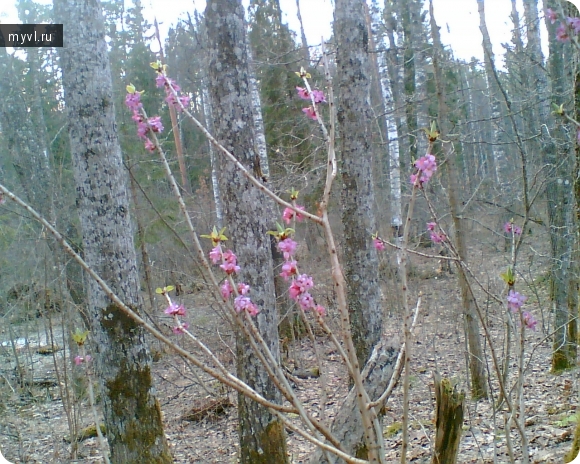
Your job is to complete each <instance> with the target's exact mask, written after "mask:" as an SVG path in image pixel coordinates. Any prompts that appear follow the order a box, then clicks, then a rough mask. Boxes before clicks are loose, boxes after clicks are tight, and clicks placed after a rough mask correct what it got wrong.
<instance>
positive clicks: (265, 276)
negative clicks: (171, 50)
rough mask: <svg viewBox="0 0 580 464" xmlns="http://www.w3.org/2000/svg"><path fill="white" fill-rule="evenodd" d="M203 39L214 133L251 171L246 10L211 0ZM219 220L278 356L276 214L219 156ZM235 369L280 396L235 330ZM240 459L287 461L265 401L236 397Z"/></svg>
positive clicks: (255, 463) (254, 158) (261, 463)
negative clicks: (274, 260)
mask: <svg viewBox="0 0 580 464" xmlns="http://www.w3.org/2000/svg"><path fill="white" fill-rule="evenodd" d="M205 18H206V27H207V34H208V39H209V44H208V47H209V56H210V66H209V90H210V97H211V101H212V108H213V115H214V126H215V131H216V134H215V135H216V138H217V139H218V140H219V141H220V143H222V144H223V145H224V146H225V147H226V148H227V149H228V150H230V151H231V152H232V153H233V154H234V155H235V156H237V158H238V160H239V161H240V162H241V163H243V164H244V165H245V166H246V167H247V168H248V169H249V170H250V171H252V170H253V171H254V172H255V171H256V167H257V166H256V163H257V162H258V160H259V155H258V153H256V151H255V143H254V138H253V137H254V120H253V115H252V104H253V103H252V88H251V85H250V77H249V69H248V56H247V48H246V43H247V41H246V26H245V22H244V10H243V7H242V4H241V3H240V2H239V1H237V0H210V1H208V2H207V7H206V11H205ZM218 174H219V182H220V190H221V193H222V195H223V207H224V225H225V226H227V227H228V231H229V233H228V234H227V235H228V237H229V238H230V240H231V241H230V242H228V244H231V246H232V249H233V250H234V251H235V253H236V254H237V257H238V263H239V265H240V266H241V268H242V269H241V271H240V273H239V279H240V281H241V282H245V283H247V284H249V285H250V286H251V298H252V301H253V302H254V303H256V304H257V305H258V306H259V308H260V309H261V312H260V313H259V314H258V316H257V317H256V324H257V326H258V329H259V330H260V332H261V334H262V336H263V337H264V339H265V341H266V343H267V344H268V346H269V348H270V350H271V351H272V353H273V354H274V355H275V356H277V357H279V341H278V314H277V311H276V302H275V293H274V279H273V264H272V253H271V248H270V237H269V236H268V235H266V233H267V232H268V230H269V229H271V228H272V226H271V225H272V224H273V223H274V221H275V218H273V217H270V216H269V214H268V212H271V211H274V207H273V205H272V204H271V200H269V199H267V197H265V195H264V194H263V193H262V192H260V190H258V189H257V188H256V187H254V186H253V185H251V184H250V182H249V181H248V180H247V179H246V178H245V177H244V176H243V175H242V174H241V173H240V172H239V171H238V170H237V168H236V167H235V166H234V165H233V164H232V163H230V162H227V161H226V160H225V159H224V158H223V157H222V158H220V160H219V172H218ZM236 345H237V349H236V351H237V371H238V372H237V373H238V376H239V377H240V378H241V379H242V380H243V381H244V382H247V383H248V384H249V385H250V386H251V387H252V388H255V389H256V390H257V391H258V392H259V393H261V394H262V395H264V396H265V397H266V398H268V399H270V400H273V401H276V402H280V401H281V394H280V392H279V391H278V390H277V389H276V388H275V385H274V384H273V382H272V381H271V379H270V378H269V377H268V375H267V372H266V371H265V369H264V367H263V366H262V365H261V364H260V362H259V360H258V358H257V357H256V356H255V355H253V354H252V351H251V348H250V346H249V342H248V340H247V339H246V338H245V337H244V336H243V334H242V333H238V334H237V343H236ZM238 418H239V433H240V437H239V438H240V462H241V463H243V464H267V463H273V462H275V463H280V464H283V463H285V462H287V459H288V458H287V455H286V436H285V432H284V427H283V425H282V424H281V422H280V421H279V420H278V419H276V418H275V417H274V416H272V415H271V414H270V413H269V412H268V411H267V410H266V409H265V408H264V407H262V406H260V405H258V404H257V403H254V402H252V401H251V400H249V399H247V398H246V397H244V396H243V395H240V396H239V397H238Z"/></svg>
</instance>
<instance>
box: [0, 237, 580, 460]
mask: <svg viewBox="0 0 580 464" xmlns="http://www.w3.org/2000/svg"><path fill="white" fill-rule="evenodd" d="M502 246H503V240H502ZM420 251H423V252H426V253H432V250H430V249H421V250H420ZM508 259H509V253H506V252H504V251H503V250H500V249H499V248H498V247H497V246H496V245H494V244H493V242H490V243H487V244H479V245H478V246H477V247H474V248H472V249H470V262H471V266H472V269H473V270H474V273H475V276H476V277H477V278H478V280H479V281H480V282H481V283H482V284H483V285H484V286H486V287H488V288H489V289H490V290H491V291H494V292H496V293H501V291H502V289H503V285H502V282H501V279H500V277H499V274H500V272H503V271H504V270H505V267H506V265H507V263H508ZM308 261H311V262H312V261H314V260H308ZM319 261H320V260H319ZM520 263H521V264H520V268H521V269H522V274H521V275H520V277H519V278H518V289H519V290H520V292H522V293H525V294H526V295H528V296H529V299H528V301H527V302H526V304H525V309H527V310H529V311H531V312H532V313H533V314H534V315H535V316H536V318H537V319H538V321H539V322H538V326H537V330H536V331H530V330H526V342H525V346H526V358H525V360H526V365H527V372H526V377H525V385H524V390H525V415H526V428H525V430H526V433H527V437H528V440H529V445H530V454H531V458H532V462H534V463H561V462H563V456H564V454H565V453H566V452H567V451H568V450H569V448H570V445H571V439H572V436H573V433H574V427H575V425H576V420H577V417H578V416H576V410H577V405H578V399H579V392H580V385H579V382H578V372H577V370H573V371H567V372H564V373H563V374H560V375H553V374H551V373H550V360H551V351H552V347H551V340H550V337H549V333H550V331H551V328H550V325H549V321H550V320H551V315H550V313H549V310H548V309H547V307H548V289H547V287H548V285H547V278H546V276H547V271H546V269H547V264H548V258H547V243H544V244H543V245H542V244H540V245H538V246H537V247H534V248H531V247H525V246H524V247H523V248H522V252H521V256H520ZM438 266H439V264H438V262H437V261H434V260H428V259H425V258H422V257H417V256H414V257H413V258H412V266H411V279H410V288H412V290H413V292H412V293H413V295H412V298H414V299H412V301H413V303H412V304H413V305H414V304H415V303H414V302H415V301H416V297H417V295H418V294H419V292H421V293H422V304H421V308H420V312H419V318H418V323H417V327H416V330H415V333H414V341H413V344H412V350H411V356H412V362H411V378H410V382H411V399H410V429H411V430H410V433H409V439H410V446H409V451H408V458H409V461H410V462H414V463H428V462H430V456H431V454H432V445H433V441H434V411H435V397H434V391H433V373H434V372H435V371H438V372H439V373H440V374H441V375H442V376H445V377H448V378H450V379H452V381H453V382H456V383H457V385H458V388H460V389H465V390H469V388H468V385H467V379H466V374H465V372H466V366H465V362H466V360H465V341H464V337H463V319H462V317H461V316H460V315H459V312H458V311H459V307H460V294H459V290H458V286H457V283H456V277H457V276H456V274H449V273H441V272H439V270H438V269H437V268H438ZM304 267H306V266H303V268H304ZM388 267H389V266H388V265H385V266H384V268H385V269H386V268H388ZM318 271H320V272H314V273H315V275H316V274H319V275H320V276H321V277H320V278H319V279H318V280H317V282H320V284H321V285H320V286H319V287H317V288H318V290H317V292H318V293H317V294H318V295H319V297H320V295H321V293H322V294H324V293H325V292H326V293H327V294H328V295H330V291H329V290H328V289H329V288H330V286H329V282H328V281H326V282H325V281H324V277H322V275H324V273H323V269H319V270H318ZM385 273H386V271H385ZM382 290H383V293H384V298H385V303H386V304H385V307H388V308H389V310H388V312H387V314H386V317H387V323H386V327H387V329H386V330H387V332H388V335H390V336H392V337H393V338H394V339H398V338H399V336H400V333H401V316H400V309H399V307H400V303H399V302H397V298H395V297H393V296H392V295H395V294H396V293H395V288H394V286H393V285H392V284H389V285H385V286H384V288H383V289H382ZM476 293H477V296H478V298H479V299H480V301H481V302H484V303H482V308H483V309H484V311H485V313H486V317H487V321H488V327H489V328H490V331H491V332H492V334H493V338H494V344H495V348H496V350H497V351H498V353H499V354H501V352H502V341H503V338H502V337H503V333H504V330H503V320H504V308H502V307H500V305H499V304H497V303H494V302H489V303H485V295H484V294H483V292H482V291H481V289H477V290H476ZM328 299H329V301H331V300H332V298H330V297H329V298H328ZM210 301H211V298H210V297H208V295H207V294H204V293H203V292H198V293H194V294H190V295H186V296H185V297H184V298H183V302H184V303H185V304H186V305H187V306H188V308H192V309H191V310H190V312H189V322H190V324H191V327H192V329H193V330H196V331H197V333H199V334H200V336H202V337H203V338H204V340H206V341H207V343H208V344H209V346H210V347H212V348H214V349H215V350H216V351H217V352H219V353H220V357H221V360H222V361H223V362H225V363H228V365H230V366H231V367H232V368H233V356H234V352H233V351H232V348H230V347H233V346H234V344H233V338H232V335H231V333H229V332H228V331H227V328H226V327H225V325H224V324H221V322H220V320H219V318H218V317H217V316H216V315H215V312H214V310H213V309H212V308H211V307H210V306H211V304H210ZM160 312H161V311H160ZM328 318H329V320H330V321H331V322H332V323H334V326H335V327H336V322H337V321H336V314H334V313H333V310H332V307H330V311H329V316H328ZM37 323H39V322H38V321H37ZM22 327H23V326H18V327H15V328H14V336H15V337H16V338H18V337H24V335H22V334H20V333H19V332H18V331H19V330H23V329H22ZM43 331H44V329H42V330H39V332H43ZM61 333H62V332H58V330H57V331H56V334H57V338H58V335H59V334H61ZM1 337H4V338H1ZM28 338H29V340H30V341H29V343H28V344H24V345H22V346H21V347H18V346H15V348H16V349H17V350H18V352H20V353H21V359H22V361H24V362H25V363H26V362H31V363H35V364H36V368H35V371H36V372H37V373H38V372H40V373H41V374H42V372H44V371H46V372H45V374H42V375H50V373H51V372H54V365H53V360H52V356H40V355H38V354H37V353H36V352H35V350H34V343H35V342H34V337H28ZM38 338H39V337H36V343H38ZM8 339H9V335H8V334H7V333H4V334H0V450H1V451H2V453H3V454H4V456H5V458H6V459H8V460H9V461H11V462H14V463H69V462H74V463H97V462H102V459H101V458H100V455H101V452H100V450H99V447H98V442H97V441H96V439H95V438H90V439H87V440H85V441H83V442H82V443H80V444H79V452H78V457H77V458H76V459H74V460H72V459H70V457H69V456H70V445H69V444H68V443H66V442H65V441H64V440H63V438H64V437H66V436H67V435H68V434H69V432H68V427H67V419H66V415H65V413H64V410H63V402H62V399H61V398H60V393H59V388H58V387H57V386H50V385H49V386H45V387H35V388H32V389H30V393H29V394H27V395H25V394H23V393H22V392H21V391H20V390H19V389H18V388H17V387H16V382H15V377H14V374H15V372H14V368H15V363H14V356H13V351H12V346H11V345H10V344H4V346H2V343H1V342H2V341H6V340H8ZM316 343H317V344H318V348H319V350H320V353H322V357H323V369H322V372H323V375H324V385H325V389H326V395H327V399H326V401H325V403H326V407H325V411H324V414H325V416H326V419H327V420H328V419H331V418H332V417H333V415H334V414H335V412H336V410H337V408H338V407H339V406H340V404H341V399H342V398H344V396H345V394H346V391H347V382H348V381H347V378H346V371H345V369H344V367H343V365H342V363H341V360H340V356H339V355H338V353H337V352H336V350H335V349H334V348H333V346H332V345H331V343H330V342H329V340H328V339H327V338H326V337H323V336H318V338H317V340H316ZM40 344H41V345H42V344H43V343H42V341H40ZM185 345H186V346H187V343H185ZM31 346H32V348H33V349H31ZM152 351H153V352H154V355H155V360H156V362H154V369H153V373H154V376H155V383H156V386H157V395H158V398H159V400H160V403H161V408H162V410H163V413H164V420H165V424H166V433H167V437H168V440H169V443H170V446H171V450H172V453H173V455H174V458H175V462H176V463H207V464H211V463H220V464H221V463H224V464H230V463H236V462H237V454H238V444H237V418H236V409H235V407H234V406H229V407H228V405H227V404H225V407H223V408H218V410H217V411H214V413H213V414H210V415H207V416H205V417H204V418H202V419H201V420H194V419H196V418H195V417H188V418H187V417H186V416H188V414H189V413H191V410H192V408H199V406H200V405H202V404H208V403H209V402H210V400H211V396H210V393H211V394H212V395H216V396H217V397H222V398H224V397H225V398H227V400H228V401H229V403H231V404H232V405H235V403H236V395H235V394H234V393H233V392H231V391H225V390H223V389H221V388H220V387H219V386H218V385H216V383H215V382H214V381H212V380H211V379H208V378H206V376H204V375H200V373H199V372H195V371H193V370H192V369H190V367H189V366H188V365H187V363H185V362H184V361H183V360H182V359H180V358H178V357H176V356H174V355H172V354H169V353H168V352H167V351H166V350H164V349H161V348H160V347H159V346H158V345H157V344H156V343H153V345H152ZM485 352H486V355H487V358H488V369H489V371H492V370H493V367H492V363H491V361H490V359H491V358H490V350H489V345H487V344H486V346H485ZM285 359H286V361H285V362H286V364H287V365H288V366H289V367H290V370H295V369H296V368H300V369H309V368H312V367H315V366H316V361H315V357H314V353H313V350H312V346H311V342H310V340H309V339H308V338H304V339H302V340H298V341H296V342H294V344H291V345H290V347H289V351H288V355H287V356H285ZM516 367H517V366H515V365H512V369H513V370H514V371H515V369H516ZM42 375H41V377H42ZM52 375H54V374H52ZM69 375H70V374H69ZM494 377H495V375H494ZM61 380H62V379H61ZM293 380H294V382H295V385H296V389H297V392H298V394H299V395H300V397H301V398H302V399H303V400H304V403H305V404H306V406H307V408H313V409H314V410H315V414H316V415H320V411H319V410H318V407H319V405H320V386H319V382H318V379H316V378H309V379H298V378H293ZM511 381H513V377H512V380H511ZM202 383H203V384H204V386H202ZM401 385H402V383H401V382H399V385H398V386H397V388H396V389H395V390H394V392H393V394H392V396H391V398H390V399H389V401H388V403H387V408H386V415H385V417H384V427H385V429H384V430H385V442H386V450H387V453H388V455H387V462H398V457H399V453H400V449H401V435H402V434H401V418H402V387H401ZM491 388H492V397H493V399H494V400H496V401H497V398H498V393H499V392H498V386H497V383H496V382H491ZM467 398H468V399H467V400H466V408H465V420H464V426H463V435H462V438H461V446H460V451H459V462H460V463H493V462H494V453H496V454H497V459H496V461H495V462H498V463H506V462H509V459H508V455H507V447H506V436H505V429H504V413H503V412H498V413H497V415H496V417H495V421H494V414H493V408H492V405H493V404H492V402H491V401H488V400H482V401H479V402H473V401H471V400H469V395H467ZM91 417H92V415H91V413H90V410H89V408H88V406H87V401H86V399H85V400H84V401H83V403H82V408H81V419H80V423H81V424H82V425H88V424H90V423H93V421H92V420H91ZM186 419H189V420H186ZM510 436H511V437H512V443H513V446H514V452H515V454H516V456H519V455H520V448H519V439H518V436H517V433H516V432H515V430H512V431H511V435H510ZM494 445H495V446H494ZM494 448H495V450H494ZM312 449H313V447H312V445H310V444H309V443H308V442H307V441H306V440H304V439H302V438H301V437H299V436H298V435H297V434H289V439H288V450H289V453H290V454H291V462H292V463H295V464H298V463H306V462H307V459H306V458H307V456H308V454H309V453H310V452H311V451H312ZM517 462H520V460H518V461H517ZM272 464H276V463H272Z"/></svg>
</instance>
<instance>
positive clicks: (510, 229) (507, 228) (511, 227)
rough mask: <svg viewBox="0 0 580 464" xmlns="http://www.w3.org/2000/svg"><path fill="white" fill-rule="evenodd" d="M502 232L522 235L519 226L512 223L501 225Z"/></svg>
mask: <svg viewBox="0 0 580 464" xmlns="http://www.w3.org/2000/svg"><path fill="white" fill-rule="evenodd" d="M503 231H504V232H505V233H506V234H510V235H511V234H512V233H513V234H514V235H522V228H521V227H519V226H516V225H515V224H514V223H512V222H511V221H508V222H506V223H505V224H504V225H503Z"/></svg>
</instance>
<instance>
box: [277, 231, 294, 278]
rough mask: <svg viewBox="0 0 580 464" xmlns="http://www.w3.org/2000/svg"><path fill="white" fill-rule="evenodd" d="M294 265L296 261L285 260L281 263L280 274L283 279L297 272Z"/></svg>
mask: <svg viewBox="0 0 580 464" xmlns="http://www.w3.org/2000/svg"><path fill="white" fill-rule="evenodd" d="M287 240H288V239H287ZM296 266H297V263H296V261H286V262H285V263H284V264H283V265H282V272H281V273H280V276H282V277H284V280H288V278H289V277H292V276H293V275H296V273H297V272H298V269H297V267H296Z"/></svg>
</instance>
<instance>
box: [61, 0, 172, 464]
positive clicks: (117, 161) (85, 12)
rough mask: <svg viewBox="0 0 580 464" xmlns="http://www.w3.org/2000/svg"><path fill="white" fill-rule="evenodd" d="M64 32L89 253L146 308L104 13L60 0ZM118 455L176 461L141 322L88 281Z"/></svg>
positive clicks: (82, 0)
mask: <svg viewBox="0 0 580 464" xmlns="http://www.w3.org/2000/svg"><path fill="white" fill-rule="evenodd" d="M54 3H55V16H56V17H58V18H61V19H62V21H63V23H64V27H65V30H66V31H67V36H66V43H65V48H64V49H62V51H61V53H62V54H61V64H62V73H63V88H64V93H65V102H66V107H67V113H68V117H69V136H70V145H71V151H72V154H73V170H74V176H75V183H76V185H77V194H78V198H77V205H78V207H79V217H80V222H81V227H82V230H83V251H84V258H85V261H86V262H87V263H88V264H89V266H91V267H92V268H93V269H94V270H95V271H96V272H97V273H98V274H99V275H100V276H101V277H102V278H103V280H104V281H105V282H106V283H107V284H108V285H109V286H110V287H111V288H112V289H113V291H114V292H115V293H116V294H117V295H118V296H119V297H120V298H121V299H122V300H123V301H125V302H126V303H127V304H128V305H129V306H130V307H132V308H134V310H135V311H137V312H141V307H142V305H143V302H142V301H141V297H140V283H139V276H138V273H137V258H136V255H135V248H134V243H133V233H132V225H131V218H130V215H129V198H128V194H127V187H126V183H127V179H126V172H125V169H124V167H123V163H122V159H121V149H120V145H119V140H118V138H117V130H116V123H115V110H114V105H113V100H112V98H113V95H112V84H111V73H110V68H109V61H108V57H107V44H106V42H105V36H104V27H103V18H102V12H101V8H100V4H99V2H97V1H96V0H76V1H66V0H55V2H54ZM88 301H89V304H88V305H89V317H90V322H91V336H92V338H93V340H94V346H95V350H96V352H95V353H94V359H95V361H96V368H97V372H98V374H99V378H100V383H101V389H102V397H103V409H104V416H105V424H106V427H107V439H108V442H109V446H110V449H111V462H113V463H118V464H121V463H123V464H142V463H144V462H147V463H170V462H172V458H171V455H170V453H169V449H168V447H167V442H166V440H165V436H164V433H163V424H162V420H161V410H160V407H159V403H158V401H157V399H156V398H155V396H154V394H153V392H154V389H153V383H152V378H151V358H150V355H149V350H148V347H147V344H146V342H145V337H144V333H143V330H142V329H141V327H139V326H137V325H136V324H135V322H134V321H132V320H131V319H129V318H128V317H127V316H126V315H125V314H124V313H123V312H122V311H121V310H120V309H118V308H117V307H116V306H115V305H114V304H112V303H111V300H110V299H109V297H108V296H107V295H106V294H105V293H104V292H103V291H102V289H101V288H100V287H99V286H98V284H97V283H96V282H94V281H90V282H89V283H88Z"/></svg>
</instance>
